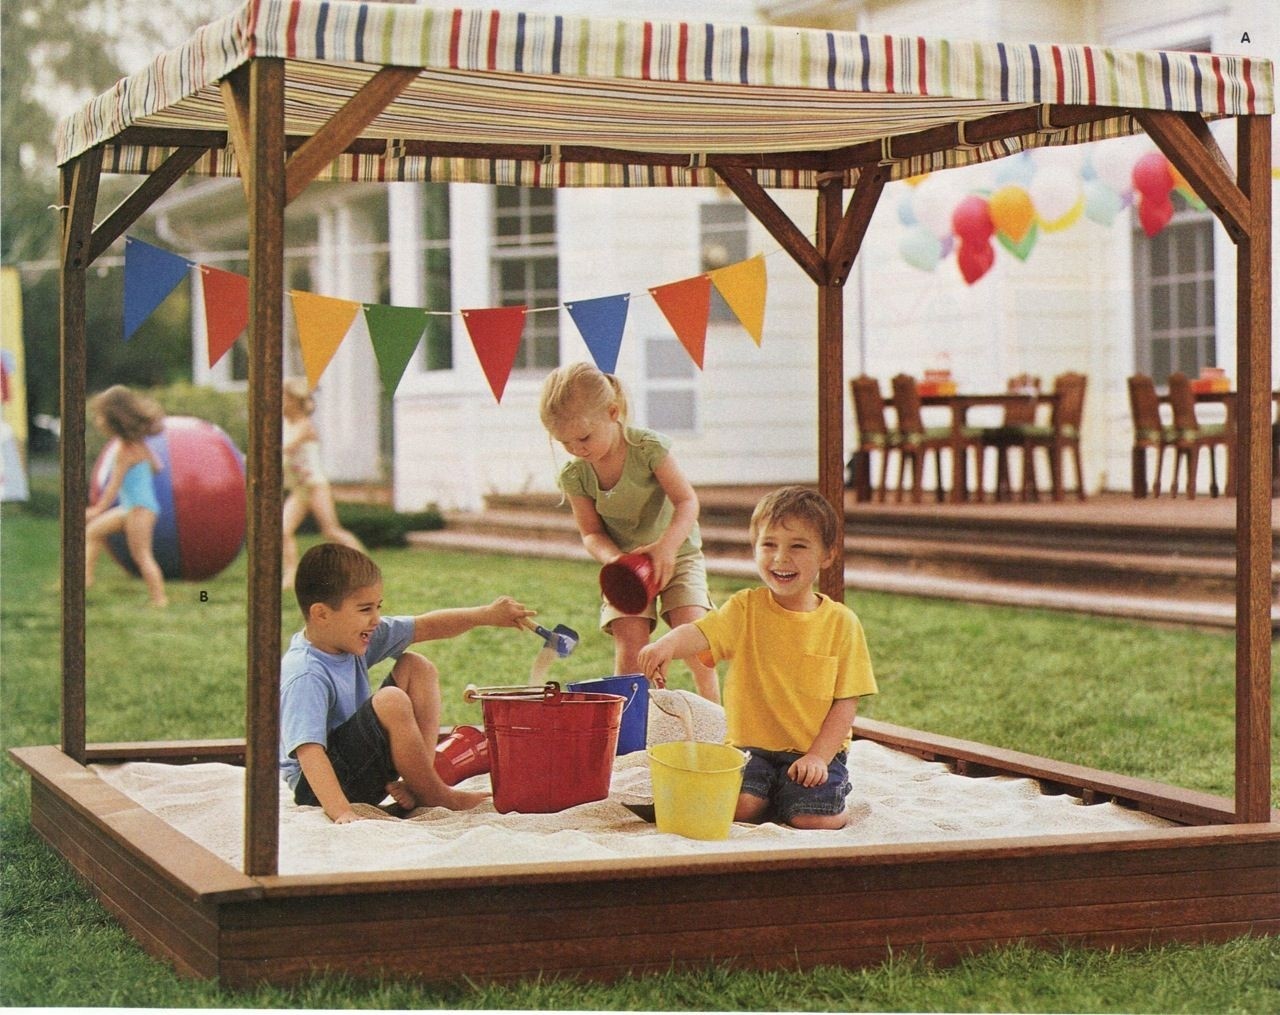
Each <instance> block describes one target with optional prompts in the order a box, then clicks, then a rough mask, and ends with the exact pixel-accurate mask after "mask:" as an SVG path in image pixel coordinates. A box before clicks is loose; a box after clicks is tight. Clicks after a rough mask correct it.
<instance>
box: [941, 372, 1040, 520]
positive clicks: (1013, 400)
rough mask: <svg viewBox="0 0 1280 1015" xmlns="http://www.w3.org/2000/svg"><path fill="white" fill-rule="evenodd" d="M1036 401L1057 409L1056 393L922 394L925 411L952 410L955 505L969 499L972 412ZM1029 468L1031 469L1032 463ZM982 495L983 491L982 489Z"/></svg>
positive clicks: (952, 497) (952, 467)
mask: <svg viewBox="0 0 1280 1015" xmlns="http://www.w3.org/2000/svg"><path fill="white" fill-rule="evenodd" d="M1027 402H1034V403H1035V405H1036V406H1041V405H1048V406H1053V405H1054V404H1055V403H1056V402H1057V396H1056V394H1055V393H1054V392H1052V391H1029V392H1024V391H999V392H993V393H990V394H969V393H965V394H954V395H940V394H930V395H926V394H923V393H922V394H921V395H920V406H921V408H929V407H931V406H932V407H935V408H937V407H945V408H949V409H950V410H951V469H952V472H951V493H950V496H949V499H950V501H951V502H952V503H953V504H960V503H963V502H964V501H966V500H968V499H969V482H968V463H967V461H966V459H965V453H964V448H965V443H966V442H965V438H964V430H965V427H966V426H968V415H969V410H970V409H972V408H975V407H978V406H988V405H990V406H1000V407H1001V408H1003V407H1005V406H1009V405H1026V404H1027ZM1026 467H1027V468H1029V467H1030V465H1029V464H1028V465H1027V466H1026ZM978 483H979V486H981V483H982V462H981V461H979V462H978ZM979 496H981V490H979Z"/></svg>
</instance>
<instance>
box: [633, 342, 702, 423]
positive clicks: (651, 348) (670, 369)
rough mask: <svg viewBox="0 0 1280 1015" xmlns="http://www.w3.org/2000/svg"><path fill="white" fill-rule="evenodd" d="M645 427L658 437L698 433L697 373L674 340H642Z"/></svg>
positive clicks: (678, 343)
mask: <svg viewBox="0 0 1280 1015" xmlns="http://www.w3.org/2000/svg"><path fill="white" fill-rule="evenodd" d="M644 379H645V424H646V425H647V426H649V427H651V428H652V429H654V430H657V431H659V432H660V433H664V434H665V433H677V432H679V433H692V432H694V431H696V430H697V429H698V392H697V387H696V384H695V382H696V380H697V370H696V368H695V366H694V363H693V360H691V359H690V358H689V354H688V353H687V352H686V351H685V348H684V346H683V345H681V344H680V342H679V341H678V340H677V339H674V338H665V337H664V338H646V339H645V340H644Z"/></svg>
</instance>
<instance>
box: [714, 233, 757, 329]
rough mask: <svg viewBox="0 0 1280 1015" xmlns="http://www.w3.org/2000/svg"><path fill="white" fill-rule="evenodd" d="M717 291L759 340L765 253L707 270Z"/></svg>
mask: <svg viewBox="0 0 1280 1015" xmlns="http://www.w3.org/2000/svg"><path fill="white" fill-rule="evenodd" d="M707 274H708V275H710V276H711V281H712V283H713V284H714V285H715V287H716V291H717V292H718V293H719V294H720V295H721V296H723V297H724V301H725V302H726V303H728V304H729V309H730V310H732V311H733V312H734V313H735V314H736V315H737V317H738V320H739V321H741V322H742V326H743V327H744V328H746V329H747V333H748V334H749V335H750V336H751V337H752V339H754V340H755V343H756V345H759V344H760V338H761V336H762V335H763V334H764V294H765V288H766V282H767V280H766V278H765V270H764V255H763V254H756V256H755V257H748V258H747V259H746V260H745V261H738V262H737V263H736V264H727V265H725V266H724V267H723V268H716V269H715V270H714V271H709V272H707Z"/></svg>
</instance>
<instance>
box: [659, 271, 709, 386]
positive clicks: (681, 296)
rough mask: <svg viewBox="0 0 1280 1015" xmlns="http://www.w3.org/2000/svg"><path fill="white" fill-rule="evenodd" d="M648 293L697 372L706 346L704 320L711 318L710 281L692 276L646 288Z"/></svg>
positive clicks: (700, 276)
mask: <svg viewBox="0 0 1280 1015" xmlns="http://www.w3.org/2000/svg"><path fill="white" fill-rule="evenodd" d="M649 292H650V293H651V294H652V295H653V299H654V302H655V303H657V304H658V307H659V309H661V310H662V313H663V315H664V316H665V317H666V318H667V322H668V323H669V324H670V325H671V327H672V329H673V330H674V331H675V333H676V337H677V338H678V339H680V344H681V345H683V346H684V347H685V350H686V351H687V352H688V353H689V356H690V357H691V358H692V359H693V361H694V363H696V364H697V365H698V369H699V370H701V369H702V354H703V352H704V350H705V349H706V345H707V318H708V316H710V314H711V279H710V277H709V276H707V275H695V276H694V277H693V278H686V279H683V280H681V281H679V282H668V283H667V284H666V285H658V286H650V287H649Z"/></svg>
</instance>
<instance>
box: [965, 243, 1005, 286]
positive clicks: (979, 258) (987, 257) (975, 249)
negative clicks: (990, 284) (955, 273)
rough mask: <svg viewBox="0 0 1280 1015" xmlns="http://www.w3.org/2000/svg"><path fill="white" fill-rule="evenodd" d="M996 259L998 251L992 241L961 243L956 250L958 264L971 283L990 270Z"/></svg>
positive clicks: (967, 280)
mask: <svg viewBox="0 0 1280 1015" xmlns="http://www.w3.org/2000/svg"><path fill="white" fill-rule="evenodd" d="M995 260H996V251H995V248H994V247H992V246H991V244H990V243H961V244H960V247H959V249H958V250H957V251H956V264H957V265H959V267H960V274H961V275H963V276H964V280H965V282H967V283H968V284H969V285H973V283H974V282H976V281H978V279H980V278H982V276H983V275H985V274H986V273H987V272H988V271H990V270H991V266H992V265H993V264H995Z"/></svg>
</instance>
